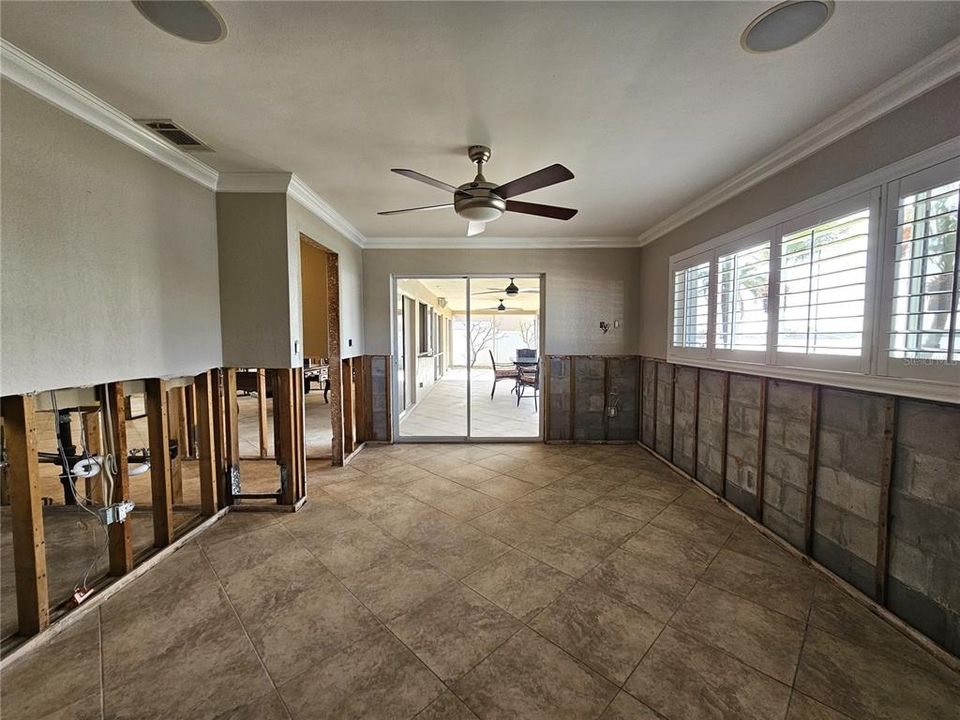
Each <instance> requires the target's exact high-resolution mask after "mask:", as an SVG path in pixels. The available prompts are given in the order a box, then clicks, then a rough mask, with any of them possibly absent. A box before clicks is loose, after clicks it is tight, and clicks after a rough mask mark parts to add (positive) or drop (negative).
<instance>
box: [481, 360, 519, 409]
mask: <svg viewBox="0 0 960 720" xmlns="http://www.w3.org/2000/svg"><path fill="white" fill-rule="evenodd" d="M487 352H488V353H490V364H491V365H493V387H492V388H491V389H490V399H491V400H493V394H494V393H495V392H496V391H497V383H498V382H500V381H501V380H513V387H512V388H510V392H513V391H514V390H516V389H517V368H516V366H515V365H512V366H511V367H510V368H505V367H503V366H501V367H499V368H498V367H497V361H496V360H494V359H493V350H487Z"/></svg>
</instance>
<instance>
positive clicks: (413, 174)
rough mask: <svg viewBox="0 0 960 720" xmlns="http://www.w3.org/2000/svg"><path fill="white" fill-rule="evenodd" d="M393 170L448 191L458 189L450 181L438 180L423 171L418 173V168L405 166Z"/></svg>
mask: <svg viewBox="0 0 960 720" xmlns="http://www.w3.org/2000/svg"><path fill="white" fill-rule="evenodd" d="M390 171H391V172H395V173H396V174H397V175H403V176H404V177H408V178H410V179H411V180H419V181H420V182H422V183H426V184H427V185H433V186H434V187H435V188H440V189H441V190H446V191H447V192H452V193H455V192H456V191H457V189H456V188H455V187H454V186H453V185H450V184H448V183H445V182H443V181H442V180H436V179H435V178H432V177H430V176H428V175H424V174H423V173H418V172H417V171H416V170H406V169H404V168H390Z"/></svg>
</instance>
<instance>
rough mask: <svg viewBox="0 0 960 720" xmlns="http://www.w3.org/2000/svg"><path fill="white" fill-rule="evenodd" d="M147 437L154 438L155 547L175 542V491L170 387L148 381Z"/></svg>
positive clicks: (151, 444) (146, 385) (152, 452)
mask: <svg viewBox="0 0 960 720" xmlns="http://www.w3.org/2000/svg"><path fill="white" fill-rule="evenodd" d="M144 387H145V390H146V392H145V393H144V400H145V403H146V407H147V434H148V436H149V438H150V488H151V497H152V501H153V546H154V547H157V548H162V547H166V546H167V545H169V544H170V543H172V542H173V488H172V487H171V478H170V431H169V428H168V425H167V383H166V382H165V381H164V380H160V379H158V378H149V379H147V380H145V381H144Z"/></svg>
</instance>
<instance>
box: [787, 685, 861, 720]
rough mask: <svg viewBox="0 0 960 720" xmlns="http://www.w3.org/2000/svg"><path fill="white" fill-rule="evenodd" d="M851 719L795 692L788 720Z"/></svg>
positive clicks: (791, 700) (791, 697)
mask: <svg viewBox="0 0 960 720" xmlns="http://www.w3.org/2000/svg"><path fill="white" fill-rule="evenodd" d="M849 717H850V716H849V715H844V714H843V713H841V712H838V711H836V710H834V709H833V708H830V707H828V706H826V705H824V704H823V703H820V702H817V701H816V700H814V699H813V698H810V697H807V696H806V695H804V694H803V693H802V692H797V691H796V690H794V691H793V694H792V695H791V696H790V709H789V710H788V711H787V718H786V720H849Z"/></svg>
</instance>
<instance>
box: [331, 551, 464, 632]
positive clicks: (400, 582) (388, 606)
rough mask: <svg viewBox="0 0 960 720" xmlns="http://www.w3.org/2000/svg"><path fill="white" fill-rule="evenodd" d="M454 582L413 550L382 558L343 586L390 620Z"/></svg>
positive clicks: (348, 577) (377, 613)
mask: <svg viewBox="0 0 960 720" xmlns="http://www.w3.org/2000/svg"><path fill="white" fill-rule="evenodd" d="M451 582H453V579H452V578H451V577H450V576H449V575H447V574H446V573H445V572H443V571H442V570H439V569H438V568H437V567H435V566H434V565H432V564H431V563H429V562H427V561H426V560H425V559H423V558H422V557H421V556H419V555H417V554H416V553H415V552H413V551H412V550H403V551H398V552H396V553H391V554H389V555H387V556H384V557H382V558H381V559H379V560H378V561H377V562H375V563H374V564H373V565H371V566H370V567H368V568H367V569H365V570H362V571H360V572H358V573H357V574H355V575H349V576H347V577H345V578H343V584H344V585H346V586H347V588H348V589H349V590H350V592H352V593H353V594H354V595H356V596H357V598H359V600H360V602H362V603H363V604H364V605H366V606H367V607H368V608H369V609H370V610H371V611H373V612H374V613H375V614H376V615H377V617H379V618H380V619H381V620H389V619H391V618H394V617H396V616H397V615H400V614H401V613H404V612H406V611H407V610H410V609H411V608H414V607H416V606H417V605H419V604H420V603H422V602H423V601H425V600H426V599H427V598H429V597H430V596H431V595H433V594H435V593H438V592H440V590H442V589H443V588H445V587H446V586H447V585H449V584H450V583H451Z"/></svg>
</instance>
